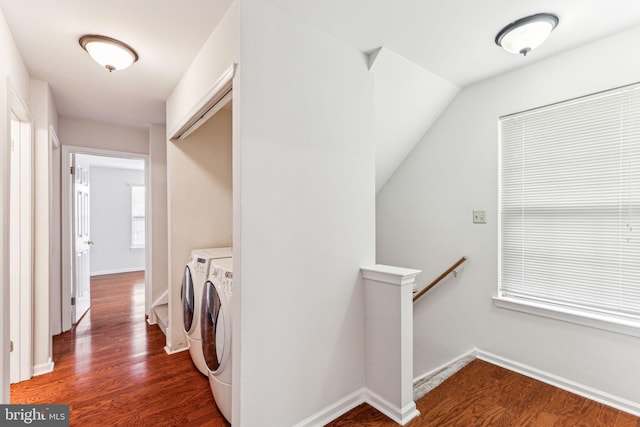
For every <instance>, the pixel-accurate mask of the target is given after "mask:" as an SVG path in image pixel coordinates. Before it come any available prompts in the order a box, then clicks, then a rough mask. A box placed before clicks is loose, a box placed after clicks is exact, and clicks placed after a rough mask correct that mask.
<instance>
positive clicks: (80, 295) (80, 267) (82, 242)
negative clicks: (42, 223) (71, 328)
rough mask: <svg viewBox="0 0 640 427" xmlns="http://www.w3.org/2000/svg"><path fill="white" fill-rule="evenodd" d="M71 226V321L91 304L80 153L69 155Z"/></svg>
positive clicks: (85, 177)
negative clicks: (70, 169) (70, 171)
mask: <svg viewBox="0 0 640 427" xmlns="http://www.w3.org/2000/svg"><path fill="white" fill-rule="evenodd" d="M71 164H72V168H73V169H72V170H73V175H72V180H73V183H72V189H73V191H72V192H71V194H73V198H72V201H71V203H72V212H73V215H72V227H71V229H72V230H73V233H74V238H73V239H71V241H72V244H73V248H72V249H73V255H74V257H73V280H72V289H71V305H72V307H71V315H72V322H73V323H77V322H78V320H80V318H81V317H82V316H83V315H84V314H85V313H86V312H87V310H88V309H89V306H90V305H91V287H90V282H91V277H90V275H91V273H90V267H91V263H90V259H91V256H90V250H91V245H92V244H93V242H92V241H91V238H90V230H89V167H88V166H87V165H86V164H85V163H83V162H82V156H80V155H75V154H72V158H71Z"/></svg>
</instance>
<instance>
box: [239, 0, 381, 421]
mask: <svg viewBox="0 0 640 427" xmlns="http://www.w3.org/2000/svg"><path fill="white" fill-rule="evenodd" d="M242 6H243V8H242V26H241V27H242V60H241V62H240V68H241V88H240V89H241V92H240V114H241V118H240V126H241V131H240V135H241V137H240V140H239V152H240V153H239V161H240V163H241V164H240V174H241V175H240V177H238V180H239V181H240V185H239V187H238V186H236V181H234V190H235V194H234V197H239V198H240V199H239V201H238V204H236V207H237V208H238V209H237V210H236V212H234V220H235V221H238V220H239V221H240V224H239V230H240V231H239V236H237V235H235V234H234V238H236V239H238V238H239V239H240V259H239V264H238V263H237V262H234V268H236V269H237V268H238V267H239V276H236V275H235V274H234V283H235V284H236V286H238V281H239V290H238V288H236V289H235V290H234V295H236V294H237V292H238V291H239V294H240V302H239V307H238V305H234V308H236V309H237V308H240V310H241V311H240V313H239V319H237V320H239V322H240V324H239V325H237V324H236V323H234V328H235V329H234V334H235V333H236V331H237V328H236V326H239V327H240V337H237V335H236V338H235V339H236V341H237V340H238V339H239V341H240V342H239V348H240V350H241V353H240V360H238V359H234V367H235V366H236V365H237V364H239V369H240V372H239V374H240V378H239V380H240V381H239V382H238V381H236V379H237V378H238V377H237V376H234V388H235V387H236V385H239V387H240V388H239V390H237V392H239V393H240V395H239V396H238V395H237V394H236V395H235V396H234V397H236V398H237V400H234V404H236V403H237V402H239V403H240V408H234V420H233V424H234V425H239V426H255V425H269V426H276V425H277V426H290V425H294V424H296V423H298V422H301V421H303V420H305V419H307V418H308V417H310V416H314V415H315V414H317V413H318V412H320V411H323V410H325V409H327V407H328V406H330V405H332V404H334V403H336V402H338V401H339V400H341V399H343V398H345V397H347V396H349V395H351V394H352V393H354V392H356V391H358V390H360V389H361V388H362V387H363V386H364V363H363V360H364V357H365V354H364V324H363V322H364V311H363V290H362V282H361V278H360V273H359V269H360V267H361V266H363V265H369V264H372V263H373V261H374V250H375V249H374V247H375V246H374V233H375V223H374V213H375V212H374V211H375V144H374V142H373V138H372V135H371V125H372V114H373V111H372V110H373V90H374V87H373V86H374V85H373V75H372V74H371V73H370V72H369V71H368V67H367V58H366V56H365V55H364V54H362V53H361V52H358V51H356V50H353V49H352V48H350V47H347V46H346V45H344V44H342V43H341V42H339V41H337V40H336V39H334V38H332V37H331V36H328V35H326V34H323V33H320V32H317V31H315V30H314V29H312V28H311V27H310V26H309V25H308V24H306V23H305V22H303V21H300V20H297V19H295V18H293V17H291V16H288V15H285V14H284V13H283V12H282V11H281V10H280V9H278V8H277V7H276V6H274V5H273V4H272V3H271V2H269V1H264V0H246V1H243V3H242ZM235 90H236V89H235V88H234V93H235V95H236V96H237V93H236V92H235ZM236 99H237V97H236ZM234 102H235V101H234ZM234 107H235V105H234ZM235 143H236V140H234V144H235ZM235 153H236V151H234V154H235ZM238 210H239V212H238ZM236 233H237V231H236ZM234 273H235V272H234ZM237 348H238V347H234V350H237Z"/></svg>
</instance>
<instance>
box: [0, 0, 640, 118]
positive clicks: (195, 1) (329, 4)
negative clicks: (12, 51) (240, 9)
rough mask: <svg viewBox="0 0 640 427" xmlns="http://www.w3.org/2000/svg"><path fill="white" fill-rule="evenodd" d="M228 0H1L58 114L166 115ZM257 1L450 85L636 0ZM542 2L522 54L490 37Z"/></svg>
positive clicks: (519, 60) (611, 23)
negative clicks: (97, 42)
mask: <svg viewBox="0 0 640 427" xmlns="http://www.w3.org/2000/svg"><path fill="white" fill-rule="evenodd" d="M231 1H232V0H180V1H178V0H107V1H105V0H55V1H53V0H0V9H2V11H3V12H4V15H5V18H6V20H7V22H8V24H9V26H10V28H11V31H12V33H13V35H14V38H15V40H16V43H17V45H18V48H19V50H20V52H21V54H22V56H23V59H24V61H25V63H26V66H27V68H28V70H29V72H30V74H31V76H32V77H33V78H36V79H40V80H44V81H47V82H49V84H50V85H51V88H52V91H53V96H54V99H55V102H56V106H57V108H58V112H59V114H60V115H61V116H68V117H76V118H86V119H92V120H98V121H104V122H115V123H123V124H146V123H163V122H164V121H165V112H164V111H165V110H164V101H165V99H166V98H167V97H168V95H169V94H170V93H171V91H172V90H173V88H174V87H175V85H176V84H177V82H178V80H179V78H180V77H181V76H182V74H183V72H184V71H185V69H186V68H187V66H188V65H189V64H190V63H191V61H192V60H193V58H194V57H195V55H196V54H197V52H198V51H199V49H200V48H201V46H202V45H203V43H204V41H205V40H206V39H207V37H208V36H209V35H210V34H211V31H212V30H213V28H214V27H215V25H216V24H217V22H218V21H219V20H220V18H221V17H222V15H223V14H224V12H225V10H226V9H227V7H228V6H229V4H230V3H231ZM264 1H272V2H273V3H275V4H277V5H278V6H279V7H280V8H282V9H284V10H285V11H288V12H289V13H291V14H293V15H294V16H297V17H299V18H300V19H303V20H305V21H307V22H308V23H310V24H311V25H312V26H315V27H316V28H318V29H319V30H321V31H323V32H327V33H329V34H332V35H333V36H335V37H336V38H338V39H340V40H343V41H344V42H345V43H347V44H349V45H351V46H353V47H354V48H355V49H358V50H360V51H363V52H370V51H372V50H374V49H376V48H378V47H380V46H384V47H385V48H387V49H389V50H390V51H392V52H394V53H396V54H398V55H400V56H402V57H404V58H406V59H407V60H409V61H411V62H413V63H415V64H417V65H418V66H420V67H422V68H424V69H425V70H427V71H428V72H430V73H432V74H434V75H436V76H439V77H441V78H442V79H444V80H446V81H447V82H449V83H451V84H453V85H455V86H458V87H463V86H465V85H468V84H470V83H473V82H476V81H479V80H483V79H485V78H487V77H490V76H493V75H496V74H500V73H502V72H505V71H507V70H510V69H514V68H517V67H520V66H524V65H527V64H530V63H532V62H535V61H538V60H540V59H543V58H546V57H548V56H551V55H554V54H556V53H559V52H562V51H565V50H568V49H571V48H573V47H577V46H579V45H582V44H585V43H587V42H590V41H592V40H595V39H598V38H602V37H605V36H608V35H610V34H613V33H616V32H619V31H622V30H624V29H627V28H629V27H632V26H636V25H640V1H639V0H606V1H604V0H563V1H558V0H536V1H531V0H482V1H479V0H394V1H390V0H264ZM539 12H550V13H555V14H557V15H558V16H559V17H560V24H559V25H558V27H557V28H556V30H555V31H554V32H553V34H552V35H551V37H550V39H549V40H547V42H546V43H545V44H543V45H542V46H541V47H540V48H538V49H537V50H535V51H533V52H532V53H531V54H530V55H529V56H527V57H526V58H525V57H522V56H515V55H510V54H507V53H506V52H504V51H503V50H502V49H500V48H499V47H497V46H496V45H495V44H494V41H493V40H494V38H495V35H496V33H497V32H498V31H499V30H500V29H501V28H502V27H503V26H504V25H506V24H507V23H509V22H511V21H513V20H515V19H518V18H521V17H523V16H527V15H530V14H533V13H539ZM86 33H97V34H103V35H107V36H110V37H115V38H118V39H121V40H122V41H124V42H126V43H128V44H130V45H131V46H132V47H134V48H135V49H136V50H137V52H138V54H139V55H140V60H139V61H138V62H137V63H135V64H134V65H133V66H132V67H131V68H129V69H127V70H124V71H120V72H114V73H111V74H109V73H108V72H106V71H105V70H104V69H102V68H100V67H99V66H98V65H97V64H95V63H94V62H93V61H92V60H91V59H90V58H89V56H88V55H87V54H86V53H85V52H84V51H83V50H82V49H81V47H80V46H79V44H78V38H79V37H80V36H81V35H83V34H86ZM630 54H631V53H630Z"/></svg>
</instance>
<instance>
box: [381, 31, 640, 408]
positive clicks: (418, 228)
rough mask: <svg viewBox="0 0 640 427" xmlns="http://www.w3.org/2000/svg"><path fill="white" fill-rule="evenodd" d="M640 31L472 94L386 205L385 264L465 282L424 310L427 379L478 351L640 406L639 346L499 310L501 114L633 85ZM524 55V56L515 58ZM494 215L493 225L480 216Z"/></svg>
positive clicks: (437, 128) (422, 148) (395, 185)
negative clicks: (446, 273)
mask: <svg viewBox="0 0 640 427" xmlns="http://www.w3.org/2000/svg"><path fill="white" fill-rule="evenodd" d="M639 39H640V28H636V29H633V30H630V31H628V32H625V33H621V34H619V35H617V36H613V37H611V38H609V39H605V40H602V41H599V42H595V43H592V44H590V45H586V46H584V47H581V48H578V49H575V50H573V51H570V52H568V53H565V54H562V55H558V56H556V57H553V58H550V59H548V60H545V61H542V62H539V63H536V64H533V65H531V66H529V67H525V68H522V69H519V70H517V71H514V72H510V73H507V74H504V75H502V76H499V77H496V78H493V79H490V80H487V81H484V82H481V83H478V84H475V85H473V86H470V87H467V88H465V89H463V90H462V91H461V92H460V94H459V95H458V96H457V97H456V99H454V101H453V102H452V103H451V104H450V106H449V107H448V108H447V110H446V111H445V112H444V113H443V114H442V115H441V116H440V118H439V120H438V121H437V122H436V123H435V124H434V126H433V127H432V128H431V129H430V130H429V132H428V133H427V134H426V135H425V137H424V138H423V139H422V141H421V142H420V143H419V144H418V146H417V147H416V148H415V149H414V151H413V152H412V153H411V154H410V156H409V157H408V158H407V159H406V160H405V162H404V164H403V165H402V167H401V168H400V169H399V170H397V171H396V173H395V175H394V176H393V177H392V179H391V180H390V181H389V182H388V183H387V185H386V186H385V187H384V188H383V189H382V191H380V192H379V193H378V197H377V251H378V252H377V258H378V259H377V261H378V262H380V263H388V264H395V265H401V266H407V267H413V268H419V269H422V270H423V272H424V273H422V275H421V276H420V277H419V281H418V283H420V284H425V283H428V282H429V281H430V280H431V279H433V278H435V277H436V276H437V275H438V274H439V273H440V272H442V271H443V270H444V269H445V268H446V267H448V266H449V265H450V264H451V263H453V262H454V261H455V260H457V259H458V258H459V257H460V256H462V255H467V256H468V257H469V261H468V262H467V263H466V264H465V267H464V268H463V269H462V275H461V276H459V278H458V279H449V280H448V281H447V282H448V283H443V284H441V285H440V286H439V287H438V288H436V289H434V290H433V291H432V292H430V293H429V294H427V295H426V296H424V297H423V299H421V300H420V301H419V302H418V303H417V304H416V306H415V312H414V318H415V332H414V335H415V349H414V352H415V356H414V375H415V376H416V377H417V376H419V375H421V374H423V373H425V372H428V371H430V370H432V369H434V368H436V367H438V366H440V365H441V364H443V363H445V362H447V361H450V360H451V359H453V358H455V357H457V356H459V355H461V354H462V353H464V352H466V351H468V350H470V349H472V348H473V347H478V348H480V349H482V350H485V351H488V352H491V353H494V354H496V355H499V356H502V357H505V358H508V359H511V360H513V361H517V362H519V363H522V364H525V365H528V366H531V367H533V368H536V369H540V370H542V371H546V372H548V373H551V374H553V375H556V376H559V377H562V378H564V379H567V380H569V381H573V382H575V383H578V384H581V385H585V386H588V387H591V388H593V389H596V390H599V391H602V392H605V393H610V394H611V395H614V396H616V397H618V398H622V399H627V400H628V401H631V402H635V405H636V407H638V408H640V387H638V384H637V381H636V380H635V378H636V376H637V373H638V366H639V362H640V339H638V338H635V337H631V336H626V335H621V334H617V333H612V332H605V331H602V330H598V329H593V328H589V327H585V326H579V325H575V324H571V323H564V322H561V321H556V320H551V319H547V318H542V317H537V316H533V315H528V314H523V313H519V312H514V311H510V310H506V309H500V308H496V307H495V306H493V304H492V300H491V297H492V296H494V295H495V294H496V292H497V286H498V271H497V268H498V258H497V254H498V225H497V215H498V212H497V209H498V169H497V168H498V134H497V130H498V126H497V118H498V117H499V116H501V115H505V114H509V113H514V112H517V111H522V110H526V109H529V108H534V107H538V106H542V105H546V104H549V103H553V102H558V101H562V100H565V99H569V98H573V97H577V96H581V95H586V94H589V93H593V92H597V91H601V90H605V89H609V88H613V87H617V86H621V85H625V84H629V83H633V82H637V81H638V76H640V59H638V57H637V56H634V55H630V54H629V52H633V51H635V50H636V49H637V41H638V40H639ZM522 59H523V58H520V57H515V56H514V61H515V60H520V61H521V60H522ZM473 209H487V218H488V223H487V224H486V225H474V224H472V210H473Z"/></svg>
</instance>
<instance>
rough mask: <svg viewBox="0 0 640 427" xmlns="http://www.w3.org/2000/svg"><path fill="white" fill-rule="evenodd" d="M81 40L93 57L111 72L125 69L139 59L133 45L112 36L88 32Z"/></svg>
mask: <svg viewBox="0 0 640 427" xmlns="http://www.w3.org/2000/svg"><path fill="white" fill-rule="evenodd" d="M79 41H80V46H82V48H83V49H84V50H86V51H87V53H89V55H90V56H91V58H93V60H94V61H96V62H97V63H98V64H100V65H102V66H103V67H104V68H106V69H107V70H109V72H112V71H115V70H123V69H125V68H127V67H128V66H129V65H131V64H133V63H134V62H136V61H137V60H138V54H137V53H136V51H135V50H133V49H132V48H131V46H129V45H128V44H126V43H123V42H121V41H120V40H116V39H112V38H111V37H106V36H98V35H95V34H88V35H85V36H82V37H80V40H79Z"/></svg>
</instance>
